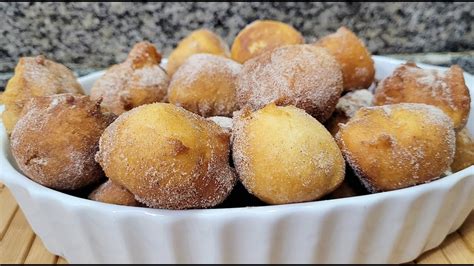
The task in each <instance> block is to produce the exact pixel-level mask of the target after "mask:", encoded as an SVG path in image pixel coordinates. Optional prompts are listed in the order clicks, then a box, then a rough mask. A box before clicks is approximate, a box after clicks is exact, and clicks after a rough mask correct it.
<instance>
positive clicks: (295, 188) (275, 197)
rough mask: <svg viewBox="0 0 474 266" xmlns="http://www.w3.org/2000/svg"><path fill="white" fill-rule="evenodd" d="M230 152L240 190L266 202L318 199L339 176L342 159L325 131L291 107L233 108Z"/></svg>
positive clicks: (342, 176) (335, 182)
mask: <svg viewBox="0 0 474 266" xmlns="http://www.w3.org/2000/svg"><path fill="white" fill-rule="evenodd" d="M232 151H233V153H232V155H233V158H234V164H235V167H236V170H237V173H238V175H239V178H240V180H241V181H242V183H243V184H244V186H245V187H246V189H247V190H248V191H249V192H250V193H251V194H253V195H255V196H257V197H258V198H259V199H260V200H262V201H264V202H266V203H269V204H284V203H293V202H303V201H311V200H315V199H319V198H321V197H323V196H324V195H326V194H328V193H330V192H332V191H333V190H334V189H336V188H337V187H338V186H339V185H340V184H341V182H342V180H343V179H344V170H345V163H344V159H343V157H342V155H341V151H340V150H339V148H338V147H337V144H336V142H335V141H334V139H333V138H332V136H331V134H329V132H328V131H327V130H326V129H325V128H324V126H323V125H321V124H320V123H319V122H318V121H317V120H316V119H314V118H313V117H311V116H310V115H308V114H307V113H306V112H304V111H303V110H301V109H298V108H296V107H293V106H286V107H277V106H275V105H274V104H270V105H268V106H266V107H265V108H263V109H260V110H258V111H256V112H253V113H252V112H251V111H250V110H249V109H246V110H242V111H239V113H238V115H237V116H235V117H234V127H233V148H232Z"/></svg>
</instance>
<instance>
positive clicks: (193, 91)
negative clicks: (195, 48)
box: [168, 54, 242, 117]
mask: <svg viewBox="0 0 474 266" xmlns="http://www.w3.org/2000/svg"><path fill="white" fill-rule="evenodd" d="M241 69H242V65H241V64H239V63H237V62H235V61H233V60H231V59H228V58H224V57H222V56H216V55H211V54H195V55H193V56H191V57H189V58H188V60H186V62H184V64H183V65H182V66H181V67H180V68H179V69H178V71H176V73H175V74H174V75H173V78H172V79H171V83H170V86H169V88H168V100H169V102H170V103H172V104H174V105H177V106H181V107H183V108H184V109H186V110H188V111H191V112H193V113H196V114H199V115H201V116H204V117H209V116H232V113H233V112H234V111H236V110H237V102H236V97H235V93H236V92H235V91H236V86H237V85H236V81H237V77H238V75H239V73H240V71H241Z"/></svg>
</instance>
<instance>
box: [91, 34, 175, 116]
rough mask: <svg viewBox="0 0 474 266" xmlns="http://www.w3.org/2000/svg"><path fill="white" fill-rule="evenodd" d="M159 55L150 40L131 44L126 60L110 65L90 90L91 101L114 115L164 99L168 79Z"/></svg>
mask: <svg viewBox="0 0 474 266" xmlns="http://www.w3.org/2000/svg"><path fill="white" fill-rule="evenodd" d="M160 62H161V55H160V54H159V52H158V51H157V50H156V48H155V46H154V45H153V44H151V43H149V42H139V43H137V44H135V46H133V48H132V50H131V51H130V54H129V55H128V57H127V59H126V60H125V61H124V62H122V63H120V64H117V65H114V66H112V67H110V68H109V69H108V70H107V71H106V72H105V74H104V75H103V76H102V77H101V78H99V79H98V80H97V81H96V82H95V83H94V86H93V87H92V89H91V98H92V99H93V100H99V99H102V104H101V106H102V107H103V108H104V109H105V110H107V111H110V112H113V113H114V114H116V115H120V114H121V113H123V112H125V111H128V110H130V109H132V108H135V107H137V106H140V105H143V104H148V103H153V102H161V101H163V100H164V99H165V97H166V93H167V89H168V83H169V78H168V75H167V74H166V72H165V71H164V70H163V69H162V68H161V67H160V65H159V64H160Z"/></svg>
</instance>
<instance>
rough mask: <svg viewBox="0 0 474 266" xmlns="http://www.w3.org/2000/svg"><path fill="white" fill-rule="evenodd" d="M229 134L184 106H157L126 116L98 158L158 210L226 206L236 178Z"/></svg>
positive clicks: (112, 128) (103, 143) (109, 134)
mask: <svg viewBox="0 0 474 266" xmlns="http://www.w3.org/2000/svg"><path fill="white" fill-rule="evenodd" d="M229 149H230V148H229V134H227V133H226V132H225V131H224V130H223V129H221V128H220V127H219V126H218V125H217V124H215V123H214V122H212V121H208V120H206V119H205V118H202V117H200V116H198V115H196V114H193V113H191V112H189V111H186V110H185V109H183V108H181V107H177V106H175V105H172V104H166V103H154V104H148V105H143V106H140V107H137V108H135V109H133V110H131V111H129V112H127V113H124V114H122V115H121V116H120V117H119V118H118V119H117V120H115V122H114V123H112V124H111V125H110V126H109V127H108V128H107V129H106V130H105V132H104V134H103V135H102V137H101V139H100V150H99V152H98V153H97V155H96V160H97V161H98V162H99V163H100V164H101V166H102V168H103V169H104V171H105V173H106V175H107V177H109V178H110V179H111V180H112V181H113V182H116V183H117V184H119V185H121V186H123V187H125V188H126V189H127V190H129V191H130V192H131V193H132V194H134V195H135V199H137V200H138V201H139V202H141V203H144V204H145V205H147V206H149V207H153V208H167V209H188V208H207V207H213V206H215V205H217V204H219V203H221V202H222V201H223V200H224V199H225V198H226V197H227V196H228V194H229V193H230V191H231V190H232V188H233V186H234V184H235V181H236V177H235V174H234V172H233V171H232V169H231V168H230V166H229Z"/></svg>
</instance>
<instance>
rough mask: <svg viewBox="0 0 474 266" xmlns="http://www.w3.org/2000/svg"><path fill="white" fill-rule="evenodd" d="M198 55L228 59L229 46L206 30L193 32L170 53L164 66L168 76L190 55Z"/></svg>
mask: <svg viewBox="0 0 474 266" xmlns="http://www.w3.org/2000/svg"><path fill="white" fill-rule="evenodd" d="M199 53H205V54H213V55H219V56H223V57H230V52H229V46H228V45H227V43H225V42H224V40H222V39H221V37H219V35H217V34H215V33H214V32H212V31H210V30H208V29H199V30H195V31H193V32H191V33H190V34H189V35H188V36H186V38H184V39H182V40H181V41H180V42H179V43H178V46H177V47H176V48H175V49H174V50H173V52H171V54H170V56H169V57H168V63H167V65H166V71H167V72H168V75H170V77H172V76H173V75H174V73H175V72H176V70H178V68H179V67H180V66H181V65H182V64H183V63H184V62H185V61H186V60H187V59H188V58H189V57H190V56H191V55H193V54H199Z"/></svg>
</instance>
